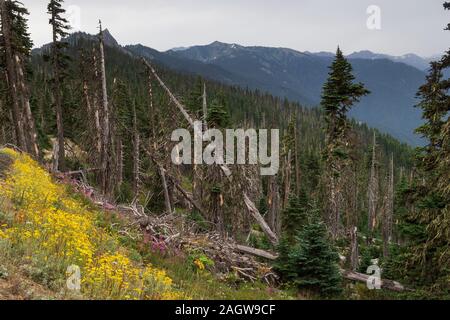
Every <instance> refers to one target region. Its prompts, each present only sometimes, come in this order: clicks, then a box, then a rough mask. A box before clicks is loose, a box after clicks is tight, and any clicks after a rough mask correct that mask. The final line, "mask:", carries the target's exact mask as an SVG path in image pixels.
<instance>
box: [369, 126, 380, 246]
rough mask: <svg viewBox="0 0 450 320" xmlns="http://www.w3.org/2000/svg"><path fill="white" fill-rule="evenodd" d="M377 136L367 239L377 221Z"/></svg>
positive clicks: (370, 182) (371, 175) (370, 236)
mask: <svg viewBox="0 0 450 320" xmlns="http://www.w3.org/2000/svg"><path fill="white" fill-rule="evenodd" d="M376 150H377V138H376V133H374V134H373V149H372V167H371V169H370V180H369V188H368V194H369V212H368V213H369V215H368V232H369V234H368V237H367V240H368V241H369V242H370V241H372V236H373V232H374V229H375V226H376V223H377V209H378V188H379V182H378V172H377V154H376Z"/></svg>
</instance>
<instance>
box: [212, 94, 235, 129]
mask: <svg viewBox="0 0 450 320" xmlns="http://www.w3.org/2000/svg"><path fill="white" fill-rule="evenodd" d="M207 122H208V126H210V127H212V128H227V127H228V126H229V125H230V116H229V115H228V112H227V109H226V107H225V106H224V103H223V99H220V98H215V99H213V101H212V102H211V105H210V107H209V108H208V119H207Z"/></svg>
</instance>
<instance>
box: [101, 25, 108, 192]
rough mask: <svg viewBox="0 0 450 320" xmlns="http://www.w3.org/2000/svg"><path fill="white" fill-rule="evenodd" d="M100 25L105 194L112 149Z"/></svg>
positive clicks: (102, 160) (102, 161)
mask: <svg viewBox="0 0 450 320" xmlns="http://www.w3.org/2000/svg"><path fill="white" fill-rule="evenodd" d="M99 25H100V37H99V40H100V41H99V42H100V75H101V83H102V117H103V124H102V151H101V157H100V158H101V168H102V188H103V192H104V193H105V194H108V193H109V191H110V190H109V181H108V180H109V178H110V177H109V172H108V162H109V161H108V160H109V153H108V148H109V147H110V143H109V142H110V126H109V106H108V91H107V87H106V66H105V51H104V44H103V29H102V24H101V21H99Z"/></svg>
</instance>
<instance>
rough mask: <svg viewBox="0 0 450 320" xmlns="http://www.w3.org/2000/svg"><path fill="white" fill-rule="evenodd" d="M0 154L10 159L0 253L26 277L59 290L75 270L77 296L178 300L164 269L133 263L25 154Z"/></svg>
mask: <svg viewBox="0 0 450 320" xmlns="http://www.w3.org/2000/svg"><path fill="white" fill-rule="evenodd" d="M0 153H1V154H2V155H3V156H5V155H7V156H8V157H10V158H11V159H12V160H13V163H12V165H11V168H10V169H8V172H7V175H6V176H7V177H6V179H5V180H4V181H0V211H1V212H7V215H6V216H2V217H1V220H0V225H1V227H0V245H1V248H2V250H1V253H0V254H1V255H7V256H9V257H10V260H13V259H19V260H21V261H22V262H23V263H24V264H25V265H26V266H27V268H28V270H29V272H30V274H31V276H35V277H38V275H39V274H45V279H40V280H42V281H43V282H45V284H46V285H48V286H50V287H53V288H54V289H63V288H64V285H65V279H67V275H66V274H65V273H66V270H67V268H68V267H69V266H71V265H77V266H79V267H80V268H81V275H82V282H81V294H82V295H83V297H86V298H94V299H180V298H186V297H185V296H184V295H183V294H182V293H181V292H178V291H177V290H176V289H175V288H174V286H173V283H172V279H171V278H170V277H168V276H167V274H166V272H165V271H164V270H160V269H157V268H154V267H153V266H151V265H143V264H138V263H136V262H134V261H132V259H131V258H130V253H129V252H128V251H127V249H126V248H124V247H121V246H120V244H119V240H118V235H117V234H114V233H111V232H108V230H106V229H105V228H104V227H101V226H99V217H100V215H101V214H102V213H101V212H96V211H95V210H93V209H92V208H89V206H88V205H87V204H85V203H83V202H82V201H81V200H79V199H75V198H73V196H70V195H69V190H67V189H66V188H67V187H65V186H63V185H58V184H55V183H54V182H53V181H52V179H51V177H50V175H49V174H48V173H47V172H46V171H44V170H43V169H42V168H40V167H39V166H38V164H37V163H36V162H35V161H34V160H32V159H31V158H30V157H28V156H27V155H25V154H19V153H17V152H15V151H13V150H11V149H2V150H0ZM38 278H39V277H38Z"/></svg>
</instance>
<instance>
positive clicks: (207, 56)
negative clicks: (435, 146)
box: [68, 30, 426, 145]
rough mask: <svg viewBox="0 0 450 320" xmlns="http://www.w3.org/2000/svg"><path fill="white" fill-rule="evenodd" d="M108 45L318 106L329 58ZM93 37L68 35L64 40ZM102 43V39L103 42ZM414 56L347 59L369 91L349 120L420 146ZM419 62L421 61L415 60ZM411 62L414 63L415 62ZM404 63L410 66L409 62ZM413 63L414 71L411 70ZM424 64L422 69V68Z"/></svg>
mask: <svg viewBox="0 0 450 320" xmlns="http://www.w3.org/2000/svg"><path fill="white" fill-rule="evenodd" d="M105 34H106V36H107V39H108V40H107V45H110V46H119V47H120V48H121V49H122V50H125V51H127V52H128V53H130V54H133V55H136V56H141V57H145V58H147V59H150V60H153V61H154V62H155V63H157V64H162V65H164V66H165V67H168V68H170V69H172V70H175V71H179V72H184V73H189V74H198V75H201V76H203V77H205V78H208V79H211V80H215V81H219V82H222V83H224V84H226V85H235V86H240V87H243V88H249V89H252V90H256V89H257V90H260V91H262V92H268V93H271V94H273V95H275V96H279V97H285V98H288V99H290V100H293V101H298V102H300V103H301V104H303V105H305V106H311V107H315V106H318V105H319V104H320V100H321V93H322V87H323V84H324V83H325V81H326V79H327V77H328V71H329V69H328V67H329V66H330V65H331V63H332V60H333V56H334V55H333V54H331V53H327V52H319V53H311V52H299V51H296V50H293V49H288V48H270V47H259V46H251V47H245V46H241V45H238V44H227V43H222V42H218V41H216V42H213V43H211V44H209V45H204V46H193V47H189V48H178V49H176V50H169V51H166V52H160V51H157V50H155V49H152V48H149V47H146V46H143V45H140V44H138V45H127V46H123V47H122V46H120V45H119V44H118V42H117V41H116V40H115V39H114V37H113V36H112V35H111V34H110V33H109V31H107V30H105ZM80 37H95V36H91V35H87V34H85V33H77V34H74V35H71V36H70V37H69V39H68V41H76V39H79V38H80ZM105 38H106V37H105ZM417 57H418V56H415V55H407V56H404V57H403V58H400V57H392V56H388V55H382V54H375V53H372V52H370V51H361V52H357V53H352V54H350V55H348V58H349V60H350V62H351V63H352V65H353V67H354V74H355V76H356V79H357V81H360V82H363V83H364V84H365V85H366V87H367V88H368V89H369V90H370V91H371V92H372V93H371V95H369V96H367V97H365V98H363V99H362V100H361V102H360V103H359V104H358V105H357V106H355V108H354V109H353V110H352V111H351V114H350V115H351V116H352V117H354V118H355V119H356V120H358V121H360V122H364V123H367V124H368V125H369V126H372V127H375V128H377V129H380V130H381V131H384V132H386V133H389V134H391V135H393V136H394V137H396V138H397V139H399V140H401V141H403V142H407V143H409V144H411V145H419V144H423V141H422V140H421V138H420V137H419V136H417V135H415V134H414V130H415V129H416V128H417V127H419V126H420V125H421V123H422V119H421V112H420V110H419V109H418V108H415V107H414V106H415V105H416V104H417V102H418V101H417V99H416V93H417V90H418V88H419V87H420V86H421V85H422V84H423V83H424V82H425V77H426V74H425V72H424V71H423V70H420V69H419V67H420V65H421V63H420V61H419V62H418V61H416V60H417ZM419 58H420V57H419ZM414 61H415V62H414ZM407 62H408V63H407ZM412 63H416V64H417V67H414V66H412ZM423 66H424V64H422V67H423Z"/></svg>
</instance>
